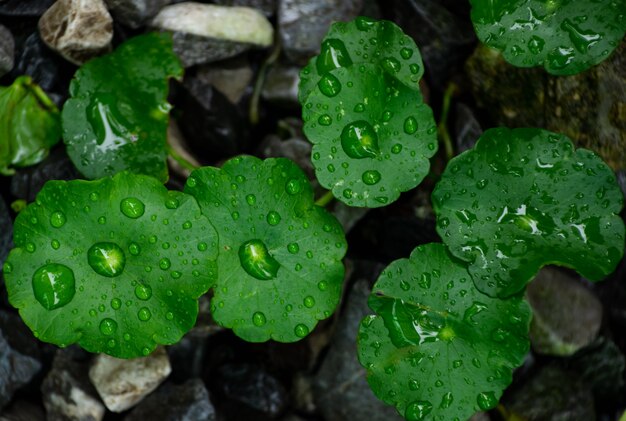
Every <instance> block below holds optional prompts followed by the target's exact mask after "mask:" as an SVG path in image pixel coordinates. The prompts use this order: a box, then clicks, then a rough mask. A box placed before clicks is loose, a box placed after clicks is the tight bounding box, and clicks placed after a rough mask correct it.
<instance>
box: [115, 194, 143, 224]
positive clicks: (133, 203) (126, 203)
mask: <svg viewBox="0 0 626 421" xmlns="http://www.w3.org/2000/svg"><path fill="white" fill-rule="evenodd" d="M120 210H121V211H122V213H123V214H124V215H126V216H127V217H129V218H132V219H137V218H139V217H140V216H141V215H143V213H144V212H145V211H146V206H145V205H144V204H143V202H142V201H141V200H139V199H137V198H136V197H127V198H126V199H122V201H121V202H120Z"/></svg>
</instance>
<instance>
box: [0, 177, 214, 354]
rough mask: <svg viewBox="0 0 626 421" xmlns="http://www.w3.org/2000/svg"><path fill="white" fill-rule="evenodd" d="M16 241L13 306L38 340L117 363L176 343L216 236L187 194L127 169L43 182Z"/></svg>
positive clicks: (208, 267)
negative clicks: (94, 178)
mask: <svg viewBox="0 0 626 421" xmlns="http://www.w3.org/2000/svg"><path fill="white" fill-rule="evenodd" d="M14 242H15V248H14V249H13V250H12V251H11V253H10V254H9V257H8V258H7V261H6V262H5V264H4V268H3V269H4V276H5V280H6V287H7V290H8V292H9V301H10V302H11V304H12V305H13V306H15V307H16V308H18V309H19V311H20V315H21V316H22V319H23V320H24V321H25V322H26V324H27V325H28V326H29V327H30V328H31V329H32V331H33V333H34V334H35V336H36V337H37V338H39V339H40V340H42V341H46V342H51V343H54V344H57V345H59V346H61V347H64V346H67V345H70V344H72V343H75V342H77V343H78V344H79V345H80V346H82V347H83V348H85V349H86V350H88V351H91V352H104V353H106V354H109V355H112V356H115V357H119V358H133V357H138V356H142V355H148V354H149V353H151V352H152V351H153V350H154V349H155V347H156V346H157V345H159V344H173V343H176V342H178V341H179V340H180V338H181V337H182V335H183V334H184V333H185V332H187V331H188V330H189V329H191V328H192V327H193V325H194V323H195V321H196V316H197V313H198V302H197V299H198V297H200V296H201V295H202V294H204V293H205V292H206V291H207V290H208V289H209V287H210V286H211V284H212V283H213V282H214V281H215V277H216V275H217V270H216V264H215V260H216V257H217V234H216V232H215V230H214V229H213V227H212V226H211V224H210V223H209V221H208V220H207V219H206V218H205V217H204V216H203V215H202V213H201V211H200V208H199V206H198V204H197V202H196V201H195V200H194V199H193V197H191V196H189V195H186V194H184V193H182V192H175V191H169V192H168V191H167V190H166V189H165V187H163V185H161V184H160V183H159V181H157V180H156V179H153V178H151V177H147V176H141V175H133V174H131V173H128V172H123V173H119V174H117V175H115V176H114V177H113V178H103V179H100V180H97V181H82V180H76V181H70V182H64V181H50V182H48V183H46V185H45V186H44V187H43V189H42V190H41V192H40V193H39V194H38V195H37V199H36V201H35V202H34V203H31V204H30V205H29V206H28V207H27V208H26V209H25V210H23V211H22V212H20V214H19V215H18V217H17V219H16V221H15V226H14Z"/></svg>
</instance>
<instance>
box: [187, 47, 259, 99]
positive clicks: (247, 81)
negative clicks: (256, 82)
mask: <svg viewBox="0 0 626 421" xmlns="http://www.w3.org/2000/svg"><path fill="white" fill-rule="evenodd" d="M253 76H254V72H253V71H252V69H251V68H250V63H249V61H248V60H247V59H246V57H245V56H239V57H235V58H232V59H230V60H224V61H220V62H219V63H211V64H204V65H200V66H197V67H196V68H194V69H193V70H192V71H191V72H188V73H187V75H186V79H185V83H186V84H187V86H190V87H192V88H195V89H200V90H202V89H203V87H204V86H206V85H211V86H213V87H214V88H215V89H217V90H218V91H220V92H221V93H222V94H224V96H225V97H226V98H228V100H229V101H230V102H232V103H233V104H239V103H240V101H241V99H242V98H243V97H244V95H245V94H246V91H251V90H252V87H251V82H252V77H253Z"/></svg>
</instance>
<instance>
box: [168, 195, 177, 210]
mask: <svg viewBox="0 0 626 421" xmlns="http://www.w3.org/2000/svg"><path fill="white" fill-rule="evenodd" d="M179 206H180V202H179V201H178V199H176V198H175V197H170V198H168V199H167V200H166V201H165V207H166V208H168V209H178V207H179Z"/></svg>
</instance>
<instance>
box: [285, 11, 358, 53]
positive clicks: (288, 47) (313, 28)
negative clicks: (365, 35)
mask: <svg viewBox="0 0 626 421" xmlns="http://www.w3.org/2000/svg"><path fill="white" fill-rule="evenodd" d="M362 8H363V0H282V1H280V2H279V5H278V26H279V32H280V39H281V42H282V47H283V51H284V53H285V55H286V56H287V58H289V60H291V61H293V62H294V63H297V64H299V65H304V64H306V61H307V60H308V59H309V58H310V57H312V56H313V55H315V54H317V53H318V52H319V49H320V43H321V41H322V39H323V38H324V36H325V35H326V32H328V28H330V24H331V23H332V22H334V21H348V20H351V19H353V18H355V17H356V16H358V14H359V12H360V11H361V9H362Z"/></svg>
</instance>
